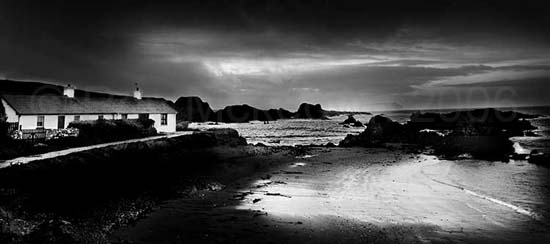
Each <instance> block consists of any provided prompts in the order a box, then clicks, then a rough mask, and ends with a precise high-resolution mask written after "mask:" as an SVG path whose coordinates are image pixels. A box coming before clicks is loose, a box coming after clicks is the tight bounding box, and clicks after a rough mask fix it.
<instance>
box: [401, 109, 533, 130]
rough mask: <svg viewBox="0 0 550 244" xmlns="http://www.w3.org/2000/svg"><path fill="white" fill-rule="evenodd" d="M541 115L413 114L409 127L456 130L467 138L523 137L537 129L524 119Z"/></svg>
mask: <svg viewBox="0 0 550 244" xmlns="http://www.w3.org/2000/svg"><path fill="white" fill-rule="evenodd" d="M537 116H538V115H529V114H522V113H517V112H513V111H499V110H496V109H494V108H487V109H475V110H468V111H455V112H450V113H441V114H440V113H413V114H412V115H411V117H410V121H409V122H407V125H408V126H410V127H412V128H413V129H433V130H453V131H454V132H455V133H460V134H464V135H491V136H493V135H504V136H508V137H512V136H523V133H524V131H526V130H532V129H536V128H535V127H534V126H532V125H531V123H529V121H527V120H525V119H530V118H536V117H537Z"/></svg>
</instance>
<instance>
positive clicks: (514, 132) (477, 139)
mask: <svg viewBox="0 0 550 244" xmlns="http://www.w3.org/2000/svg"><path fill="white" fill-rule="evenodd" d="M535 116H536V115H526V114H521V113H515V112H501V111H498V110H495V109H476V110H471V111H457V112H451V113H446V114H437V113H424V114H421V113H414V114H413V115H411V120H410V121H409V122H407V123H406V124H404V125H401V124H399V123H397V122H394V121H392V120H390V119H388V118H386V117H383V116H380V115H377V116H375V117H373V118H371V120H370V121H369V124H368V126H367V128H366V129H365V131H363V132H362V133H361V134H359V135H348V136H346V138H345V139H344V140H343V141H341V142H340V146H344V147H345V146H365V147H376V146H384V144H385V143H409V144H415V145H422V146H428V147H432V148H433V149H434V152H435V154H438V155H441V156H443V157H446V158H457V157H459V156H460V155H471V156H472V157H474V158H478V159H487V160H503V161H507V160H508V159H509V158H510V157H509V155H512V154H513V153H514V148H513V144H512V142H510V140H509V138H510V137H512V136H522V135H523V133H524V131H526V130H531V129H533V128H534V127H533V126H532V125H531V124H530V122H529V121H527V120H526V119H528V118H533V117H535ZM439 131H444V133H442V132H439ZM512 157H516V158H519V157H521V156H519V155H516V156H514V155H512ZM535 158H536V159H533V160H532V161H537V162H538V163H540V162H541V160H542V161H544V160H546V158H544V157H543V156H538V155H537V156H535Z"/></svg>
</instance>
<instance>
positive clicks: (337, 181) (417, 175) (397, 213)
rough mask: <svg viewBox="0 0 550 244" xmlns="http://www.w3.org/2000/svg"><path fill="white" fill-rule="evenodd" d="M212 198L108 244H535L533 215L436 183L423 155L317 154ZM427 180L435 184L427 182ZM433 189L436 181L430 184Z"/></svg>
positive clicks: (183, 205) (180, 204) (538, 229)
mask: <svg viewBox="0 0 550 244" xmlns="http://www.w3.org/2000/svg"><path fill="white" fill-rule="evenodd" d="M311 153H312V155H313V157H309V158H296V160H295V161H294V162H291V163H290V164H285V165H282V166H280V167H278V168H275V169H273V170H272V171H271V172H270V173H268V174H265V173H264V174H261V175H257V176H255V177H252V178H251V179H246V180H244V181H243V182H236V183H235V185H233V186H229V187H228V188H227V189H225V190H224V191H222V192H216V193H206V194H205V195H204V196H203V197H202V198H200V199H180V200H175V201H171V202H168V203H166V204H164V205H162V206H161V207H160V209H159V210H157V211H155V212H154V213H152V214H151V215H150V216H149V217H148V218H146V219H144V220H143V221H141V222H139V223H137V225H136V226H133V227H128V228H123V229H121V230H119V231H118V232H116V233H115V234H114V235H113V240H130V241H131V242H135V243H174V242H178V241H181V242H186V241H187V242H210V243H217V242H226V241H231V242H237V243H242V242H255V243H258V242H260V243H282V242H291V243H303V242H310V243H311V242H314V243H318V242H325V243H333V242H336V243H350V242H351V243H364V242H377V243H410V242H455V243H462V242H466V243H487V242H489V243H517V242H523V243H525V242H530V243H545V242H546V241H548V240H550V234H548V233H547V231H548V227H547V226H544V224H542V223H541V222H540V220H537V219H536V218H534V217H533V216H529V215H527V214H524V213H521V212H518V211H516V209H513V208H511V207H510V206H506V205H503V204H498V203H496V202H494V201H491V200H490V199H487V198H484V197H483V196H482V195H475V194H470V193H468V192H467V191H466V190H467V189H461V188H460V187H456V186H454V185H452V184H449V183H446V182H445V179H446V178H445V177H446V170H447V169H446V168H443V169H442V170H441V169H438V171H434V170H432V168H431V167H432V166H434V165H437V164H438V161H437V160H436V159H435V158H433V157H430V156H415V155H410V154H398V153H395V152H389V151H385V150H382V149H380V150H377V149H369V150H366V149H331V150H327V149H318V150H316V151H313V152H311ZM434 180H435V181H434ZM437 181H439V182H437Z"/></svg>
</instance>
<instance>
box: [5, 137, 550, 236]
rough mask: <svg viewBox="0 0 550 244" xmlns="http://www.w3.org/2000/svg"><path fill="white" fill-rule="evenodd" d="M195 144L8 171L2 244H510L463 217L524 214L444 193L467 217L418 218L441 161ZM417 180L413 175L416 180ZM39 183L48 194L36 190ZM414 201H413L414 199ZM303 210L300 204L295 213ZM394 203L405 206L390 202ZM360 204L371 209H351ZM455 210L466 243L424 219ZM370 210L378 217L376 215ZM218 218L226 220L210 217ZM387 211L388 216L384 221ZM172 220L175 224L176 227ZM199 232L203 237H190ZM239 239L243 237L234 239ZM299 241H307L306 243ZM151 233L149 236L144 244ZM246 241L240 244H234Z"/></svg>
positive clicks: (228, 141)
mask: <svg viewBox="0 0 550 244" xmlns="http://www.w3.org/2000/svg"><path fill="white" fill-rule="evenodd" d="M191 137H193V138H187V137H181V138H171V139H163V140H158V141H150V142H137V143H132V144H129V145H117V146H113V147H109V148H103V149H93V150H91V151H87V152H80V153H75V154H69V155H65V156H61V157H59V158H56V159H48V160H43V161H44V162H45V163H44V162H40V163H30V164H28V165H18V166H14V167H13V168H12V167H9V168H6V169H3V170H2V171H0V174H2V175H0V176H2V184H1V185H0V200H2V202H3V204H2V205H0V227H2V228H0V229H1V230H2V232H0V240H6V241H7V242H8V243H11V242H15V243H17V242H18V241H23V242H25V241H31V242H32V241H36V240H43V239H46V240H48V239H47V238H57V239H60V240H67V241H70V242H78V243H109V242H114V243H119V242H120V243H127V242H128V241H135V242H137V243H152V242H147V241H145V242H140V241H139V240H142V239H141V238H145V239H146V240H150V238H153V239H155V238H157V239H156V241H155V242H153V243H162V242H163V241H168V242H170V241H177V240H176V239H173V238H172V237H173V236H172V234H175V235H176V237H177V235H179V234H181V233H184V234H186V235H191V237H192V238H191V239H186V240H192V241H197V242H202V241H204V236H196V234H197V233H203V234H206V235H208V236H210V237H208V238H207V239H206V240H208V241H213V242H217V241H219V240H226V241H229V240H234V239H233V238H237V239H236V240H241V241H244V242H246V241H253V240H262V238H261V237H260V236H258V233H263V234H265V233H269V234H273V236H275V237H274V238H275V239H274V240H277V241H278V242H282V241H287V242H288V241H290V242H299V241H298V240H301V241H315V242H326V241H339V240H347V241H349V242H365V241H367V242H379V243H395V242H410V241H415V242H416V241H422V240H432V241H436V242H437V241H438V240H453V239H456V238H458V239H460V238H467V239H468V238H470V240H471V241H472V242H477V241H488V240H489V241H495V240H494V238H497V239H498V240H499V241H503V240H501V239H499V238H500V237H499V234H500V233H503V229H499V228H500V227H499V228H497V227H498V226H500V225H502V223H500V222H498V221H497V222H494V221H493V222H491V221H489V222H487V223H485V224H481V225H480V224H479V222H484V221H487V219H485V218H483V219H481V220H480V219H477V218H476V219H469V218H470V217H468V216H470V215H471V214H476V213H479V211H484V212H486V211H487V209H489V210H491V211H496V212H493V214H495V215H494V216H500V215H503V216H508V215H509V214H511V213H513V214H517V213H515V212H514V211H512V210H513V209H510V208H504V207H506V206H504V207H502V206H501V207H499V208H497V210H495V209H494V208H495V206H492V205H487V203H488V202H490V201H487V199H483V198H480V197H476V198H477V199H476V200H474V202H475V203H476V204H480V206H481V207H479V206H477V207H474V206H469V204H471V203H470V202H469V200H468V201H466V200H464V196H462V195H466V194H464V193H463V192H464V191H462V190H460V189H456V188H452V187H449V186H444V187H446V188H449V189H440V191H441V192H442V193H444V194H451V193H452V194H451V195H449V196H453V195H456V194H461V196H462V197H460V198H457V199H454V198H451V199H453V201H459V202H462V203H463V205H464V206H467V209H470V210H468V211H473V212H467V211H466V212H464V211H465V210H464V206H460V207H457V206H459V205H456V203H449V202H448V201H447V200H445V199H440V198H439V197H438V196H437V194H435V195H432V196H430V197H429V198H428V199H429V200H428V205H427V206H425V207H421V209H424V210H419V209H417V208H418V207H419V206H422V205H424V204H426V203H424V202H422V201H423V200H422V196H423V194H424V192H429V193H430V194H433V193H434V192H433V191H432V190H433V189H439V188H441V187H440V186H438V185H442V184H437V183H436V182H434V181H432V180H429V181H418V179H419V178H423V177H425V175H424V173H422V170H424V169H423V168H418V167H417V166H418V165H423V164H425V162H426V161H428V162H442V160H440V159H436V158H435V157H434V156H429V155H425V154H423V152H422V151H421V150H419V149H418V148H416V147H412V148H411V147H407V145H390V147H389V148H382V147H380V148H362V147H350V148H342V147H326V146H313V145H307V146H279V147H271V146H258V145H250V144H248V145H244V144H243V140H244V139H242V138H241V137H239V136H238V134H236V132H231V130H229V131H225V132H223V131H222V132H221V133H219V134H218V133H217V132H210V133H206V134H200V133H199V134H197V135H193V136H191ZM400 146H401V147H400ZM4 170H7V171H4ZM419 170H420V171H419ZM8 171H9V172H8ZM414 172H417V175H414V174H412V175H411V173H414ZM94 175H98V176H101V178H96V177H94ZM4 176H9V177H7V178H6V177H4ZM52 177H53V178H52ZM395 177H397V178H400V177H404V179H403V182H401V184H403V185H401V187H405V188H406V187H409V186H412V187H413V188H411V189H408V190H406V189H405V188H403V189H401V188H395V187H393V188H391V187H390V188H387V186H388V185H393V184H396V183H395V181H394V180H396V179H395ZM30 178H32V180H27V179H30ZM57 178H59V179H57ZM36 181H39V182H43V184H41V185H33V183H32V182H36ZM67 183H69V184H67ZM416 187H418V188H416ZM419 189H423V190H421V191H419ZM312 190H313V192H312ZM401 190H403V191H401ZM405 190H406V191H405ZM409 190H410V191H412V192H416V193H415V195H408V193H407V192H409ZM441 192H440V193H441ZM474 192H475V191H474ZM375 193H376V194H375ZM388 193H391V194H393V195H387V194H388ZM470 195H471V194H470ZM350 197H351V198H350ZM419 197H420V198H419ZM472 197H475V196H472ZM416 198H418V199H416ZM296 199H302V200H304V201H303V202H298V204H296V203H295V202H293V201H296ZM395 199H398V200H399V201H397V202H394V200H395ZM415 199H416V200H415ZM357 201H359V202H364V203H363V204H364V205H357V204H355V203H354V202H357ZM270 202H271V203H270ZM388 204H389V205H388ZM403 204H404V205H403ZM411 204H412V205H411ZM429 204H432V205H429ZM434 204H435V205H434ZM501 205H502V204H501ZM285 206H286V207H288V206H293V208H291V209H288V208H286V207H285ZM300 206H302V207H300ZM407 206H408V207H407ZM430 206H431V207H430ZM448 207H451V208H457V211H459V212H458V213H460V215H458V217H457V216H455V215H453V213H452V211H451V212H450V213H447V219H454V220H457V219H458V220H460V219H461V218H462V219H465V220H467V221H469V223H470V227H471V229H469V230H468V229H466V232H465V230H464V228H459V227H456V226H457V225H456V222H455V224H454V225H453V224H451V225H442V224H441V223H440V222H439V220H438V219H437V218H439V217H437V216H436V215H433V214H431V215H427V216H425V215H423V214H424V211H425V210H426V209H432V210H433V209H439V211H440V212H444V210H445V208H448ZM503 208H504V209H503ZM372 209H378V210H376V211H375V212H369V211H373V210H372ZM472 209H478V210H472ZM166 211H168V212H166ZM172 211H176V212H172ZM212 211H213V212H214V213H218V214H219V215H215V214H214V215H211V212H212ZM220 211H221V212H220ZM226 211H229V212H226ZM365 211H366V212H365ZM380 211H381V212H382V213H384V214H383V215H377V213H378V212H380ZM453 211H454V210H453ZM362 212H365V213H363V214H361V213H362ZM358 213H359V215H357V214H358ZM366 213H367V214H366ZM496 213H498V214H496ZM181 214H183V215H181ZM304 214H305V215H304ZM173 215H174V216H179V219H180V220H174V219H170V218H171V217H170V216H173ZM159 216H161V217H159ZM220 216H221V217H220ZM392 216H394V217H395V216H401V218H399V219H395V218H393V217H392ZM521 216H523V215H521ZM436 217H437V218H436ZM525 217H526V218H528V217H527V216H525ZM166 218H167V219H166ZM220 218H221V219H220ZM411 218H412V219H415V218H416V220H415V221H411ZM426 218H427V219H428V220H429V221H425V220H424V219H426ZM519 219H521V221H523V222H522V223H527V224H525V225H534V226H538V227H537V228H538V229H540V228H543V227H544V226H542V227H541V226H539V224H536V223H535V222H532V221H531V220H529V219H525V218H523V217H521V218H519ZM178 221H183V222H178ZM186 221H191V222H186ZM194 222H200V223H204V225H203V226H195V225H194ZM495 223H500V225H499V224H495ZM507 223H508V222H506V223H505V224H507ZM487 224H489V225H491V226H493V227H494V228H495V229H491V230H490V233H489V234H487V233H485V232H484V231H481V232H480V231H479V230H476V228H477V229H479V228H481V227H482V226H485V225H487ZM508 224H509V223H508ZM157 225H158V226H157ZM227 225H229V226H227ZM266 225H267V226H266ZM525 225H523V226H525ZM178 226H187V227H190V228H191V229H183V230H182V229H178V228H179V227H178ZM208 226H214V227H213V228H214V229H213V230H212V229H211V228H210V227H208ZM274 226H277V228H276V229H273V228H274ZM449 226H450V228H449ZM495 226H497V227H495ZM279 227H280V228H283V229H286V231H281V229H279ZM455 227H456V228H455ZM474 227H475V228H474ZM174 228H175V229H174ZM232 228H233V229H232ZM235 228H237V230H236V232H232V230H235ZM258 228H259V229H258ZM522 228H523V227H522ZM255 229H256V230H255ZM481 229H482V230H486V229H483V228H481ZM352 230H353V231H352ZM357 230H361V231H359V232H356V231H357ZM507 230H510V229H507ZM512 230H515V229H513V228H512ZM156 231H160V232H156ZM166 231H168V232H166ZM303 231H308V232H311V233H312V235H311V236H309V235H303ZM287 232H288V233H287ZM455 232H456V233H455ZM144 233H151V235H152V236H143V234H144ZM327 233H330V235H328V234H327ZM457 233H459V234H457ZM460 233H462V234H460ZM472 233H474V234H472ZM514 233H515V234H514V235H512V236H508V237H510V238H515V237H516V236H517V235H519V234H526V233H528V232H525V231H523V229H522V230H521V231H514ZM535 233H538V234H536V236H535V237H536V238H535V237H534V238H535V239H533V241H537V240H538V239H537V238H539V237H540V238H546V236H542V237H541V234H540V231H539V232H535ZM481 234H484V235H485V236H483V235H482V236H479V235H481ZM239 235H244V236H245V238H244V239H239ZM180 237H181V235H180ZM186 238H187V237H186ZM209 238H210V239H209ZM211 238H214V239H211ZM246 238H249V239H246ZM277 238H278V239H277ZM548 238H550V237H548ZM10 240H11V241H10Z"/></svg>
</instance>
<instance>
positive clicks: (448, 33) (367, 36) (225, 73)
mask: <svg viewBox="0 0 550 244" xmlns="http://www.w3.org/2000/svg"><path fill="white" fill-rule="evenodd" d="M0 6H1V7H0V28H1V31H2V33H3V34H2V35H1V36H0V54H1V55H2V57H8V58H3V59H1V60H0V76H4V77H8V78H13V79H17V78H20V79H32V80H46V81H52V82H60V83H66V82H71V83H74V84H76V85H77V86H79V87H80V88H88V89H101V90H107V91H112V92H117V93H127V92H128V90H129V89H130V88H131V87H132V84H133V83H134V82H139V83H140V84H141V86H142V87H143V88H144V90H145V92H146V94H148V95H155V96H165V97H168V98H172V99H174V98H177V97H178V96H180V95H199V96H201V97H203V98H204V99H206V100H208V101H209V102H211V103H212V104H213V105H214V106H216V107H223V106H224V105H227V104H235V103H250V104H252V105H255V106H258V107H278V106H282V107H286V108H294V107H295V106H296V104H298V103H300V102H302V101H310V102H320V103H322V104H325V105H326V106H328V107H329V108H330V107H332V108H342V109H345V108H352V109H371V108H372V107H370V106H369V104H392V103H393V102H398V103H403V104H407V106H411V107H415V106H427V104H429V103H430V102H433V100H431V99H428V98H429V97H433V96H434V94H439V93H440V92H441V91H442V90H444V89H448V88H449V87H453V86H454V87H458V86H466V85H472V84H478V85H479V86H483V87H485V89H491V88H489V86H490V85H488V84H490V83H495V84H497V83H498V82H504V81H509V80H511V79H514V80H518V82H517V83H513V84H510V86H509V87H512V88H513V89H515V88H517V89H520V86H521V81H520V80H528V79H535V78H536V79H540V80H541V81H540V82H539V83H537V84H539V85H538V86H534V87H533V88H532V89H541V88H544V87H543V86H544V85H545V82H544V81H543V80H545V79H544V78H545V77H548V76H547V73H546V70H548V67H547V66H548V65H550V62H549V61H550V58H548V57H549V54H550V46H549V45H548V43H550V42H549V41H550V34H549V33H550V32H549V31H548V30H549V29H550V28H549V27H550V26H549V25H548V23H549V22H550V21H549V18H550V17H549V16H550V13H549V11H548V8H547V7H546V6H544V5H543V3H542V2H529V1H527V2H525V1H522V2H515V3H504V2H501V1H484V2H480V1H471V2H470V1H420V2H418V1H414V2H413V1H407V2H405V3H400V2H394V1H384V2H369V1H328V0H326V1H283V0H280V1H177V2H158V1H150V2H137V1H48V2H47V3H46V2H37V1H4V2H2V3H1V4H0ZM445 87H447V88H445ZM535 87H536V88H535ZM455 89H459V88H455ZM521 89H522V91H523V90H525V89H529V88H525V87H521ZM527 93H528V92H523V93H522V94H527ZM426 97H428V98H426ZM476 102H479V103H480V104H481V103H482V101H477V100H476ZM532 102H533V103H541V102H546V100H543V99H535V100H533V101H532ZM448 105H449V104H444V103H441V104H438V106H448ZM474 105H475V104H474Z"/></svg>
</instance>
